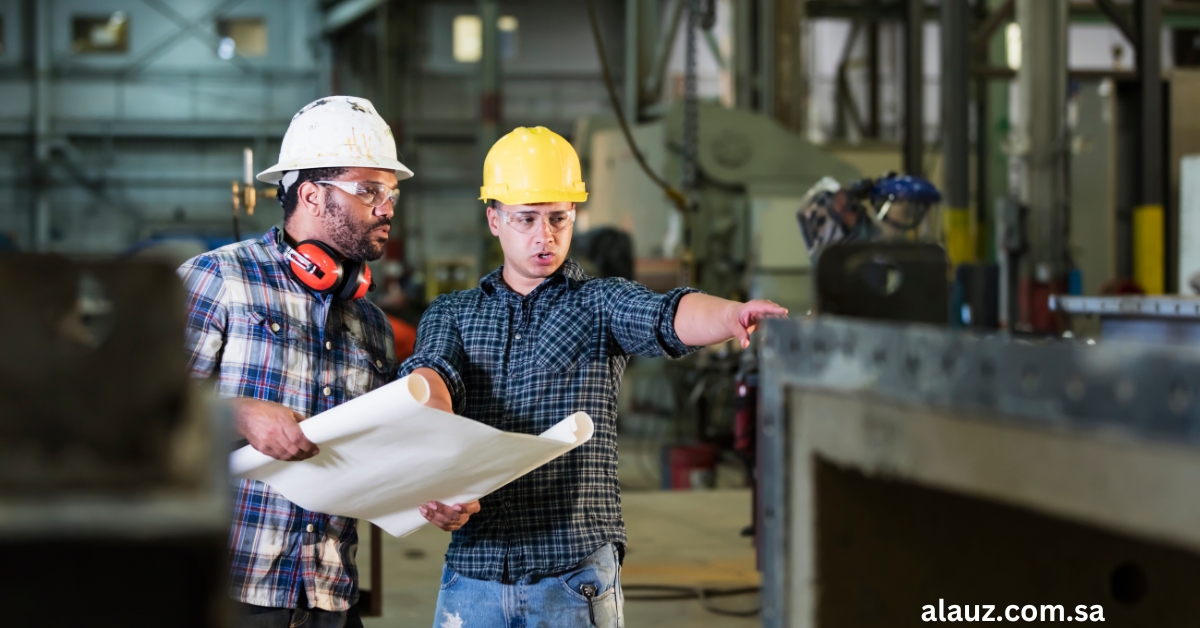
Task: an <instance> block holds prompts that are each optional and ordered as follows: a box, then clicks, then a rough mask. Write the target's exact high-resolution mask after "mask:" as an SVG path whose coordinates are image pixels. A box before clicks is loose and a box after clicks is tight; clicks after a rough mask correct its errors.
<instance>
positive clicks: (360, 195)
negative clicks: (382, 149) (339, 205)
mask: <svg viewBox="0 0 1200 628" xmlns="http://www.w3.org/2000/svg"><path fill="white" fill-rule="evenodd" d="M313 183H320V184H321V185H332V186H333V187H335V188H337V189H339V190H341V191H343V192H345V193H346V194H350V195H352V196H353V197H354V198H357V199H358V200H360V201H362V202H363V203H366V204H367V205H370V206H371V207H382V206H383V205H384V204H385V203H387V202H388V201H391V203H392V207H395V206H396V202H397V201H399V200H400V189H399V188H389V187H388V186H386V185H384V184H382V183H369V182H363V181H314V182H313Z"/></svg>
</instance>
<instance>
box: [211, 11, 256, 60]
mask: <svg viewBox="0 0 1200 628" xmlns="http://www.w3.org/2000/svg"><path fill="white" fill-rule="evenodd" d="M217 35H219V36H220V37H221V42H220V43H219V44H218V45H217V56H218V57H221V58H222V59H224V60H226V61H228V60H230V59H232V58H233V56H234V55H235V54H236V55H241V56H243V57H262V56H264V55H266V54H267V23H266V21H264V20H263V19H262V18H260V17H249V18H247V17H239V18H229V19H224V20H220V21H218V22H217Z"/></svg>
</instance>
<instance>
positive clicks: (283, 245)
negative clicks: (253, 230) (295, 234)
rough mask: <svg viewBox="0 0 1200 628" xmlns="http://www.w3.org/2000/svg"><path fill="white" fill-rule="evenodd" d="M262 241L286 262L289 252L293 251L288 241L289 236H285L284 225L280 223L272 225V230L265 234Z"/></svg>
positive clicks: (280, 259)
mask: <svg viewBox="0 0 1200 628" xmlns="http://www.w3.org/2000/svg"><path fill="white" fill-rule="evenodd" d="M261 242H262V243H263V244H264V245H266V247H267V249H268V250H270V251H274V252H275V253H277V254H278V255H279V261H281V262H286V261H287V256H288V253H290V252H291V251H292V245H290V244H288V243H287V238H285V237H284V236H283V227H280V226H279V225H275V226H274V227H271V230H270V231H267V232H266V233H265V234H263V237H262V240H261Z"/></svg>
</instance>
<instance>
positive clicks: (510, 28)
mask: <svg viewBox="0 0 1200 628" xmlns="http://www.w3.org/2000/svg"><path fill="white" fill-rule="evenodd" d="M517 26H518V22H517V18H515V17H513V16H511V15H502V16H500V19H499V20H496V28H498V29H500V30H502V31H504V32H506V33H515V32H517Z"/></svg>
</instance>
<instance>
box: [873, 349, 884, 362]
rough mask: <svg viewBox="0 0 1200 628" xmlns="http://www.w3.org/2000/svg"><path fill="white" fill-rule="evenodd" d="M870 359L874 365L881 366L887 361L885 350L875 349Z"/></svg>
mask: <svg viewBox="0 0 1200 628" xmlns="http://www.w3.org/2000/svg"><path fill="white" fill-rule="evenodd" d="M871 359H872V360H873V361H874V362H875V365H876V366H882V365H883V364H885V363H886V362H887V352H886V351H884V350H883V349H876V350H875V354H874V355H873V356H871Z"/></svg>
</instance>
